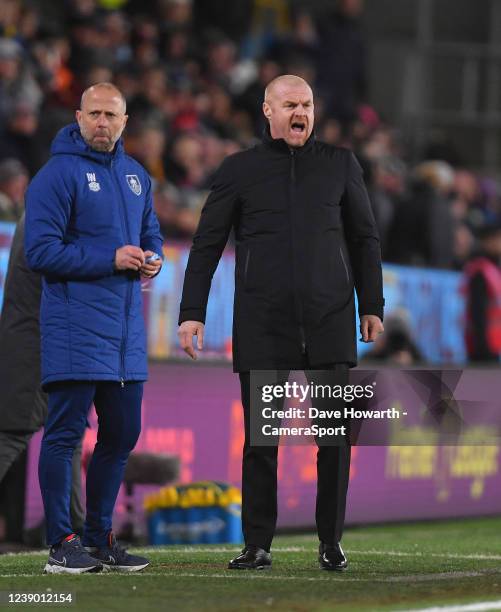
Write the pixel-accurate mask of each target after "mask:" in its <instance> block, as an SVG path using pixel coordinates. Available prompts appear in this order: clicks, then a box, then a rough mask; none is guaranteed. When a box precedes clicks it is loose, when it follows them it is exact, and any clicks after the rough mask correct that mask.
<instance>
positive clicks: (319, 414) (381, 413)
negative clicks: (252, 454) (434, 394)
mask: <svg viewBox="0 0 501 612" xmlns="http://www.w3.org/2000/svg"><path fill="white" fill-rule="evenodd" d="M403 414H404V415H405V414H406V413H403ZM262 415H263V418H264V419H375V420H376V419H399V418H400V416H401V413H400V410H397V409H396V408H387V409H386V410H355V408H350V407H349V406H345V408H344V410H319V409H318V408H313V407H311V408H309V409H308V410H305V409H303V408H287V409H286V410H274V409H273V408H268V407H267V408H263V410H262Z"/></svg>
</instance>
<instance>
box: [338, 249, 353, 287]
mask: <svg viewBox="0 0 501 612" xmlns="http://www.w3.org/2000/svg"><path fill="white" fill-rule="evenodd" d="M339 253H340V255H341V261H342V262H343V266H344V271H345V272H346V280H347V281H348V284H350V273H349V272H348V266H347V265H346V260H345V258H344V255H343V249H342V248H341V247H339Z"/></svg>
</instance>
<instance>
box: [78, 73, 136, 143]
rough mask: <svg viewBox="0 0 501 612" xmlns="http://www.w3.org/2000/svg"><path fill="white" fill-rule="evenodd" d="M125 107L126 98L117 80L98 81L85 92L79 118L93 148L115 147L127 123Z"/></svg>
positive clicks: (85, 138) (79, 123)
mask: <svg viewBox="0 0 501 612" xmlns="http://www.w3.org/2000/svg"><path fill="white" fill-rule="evenodd" d="M125 108H126V106H125V98H124V96H123V94H122V92H121V91H120V90H119V89H118V88H117V87H116V86H115V85H113V83H96V84H95V85H92V86H91V87H89V88H88V89H86V90H85V91H84V92H83V94H82V100H81V104H80V109H79V110H77V112H76V118H77V121H78V125H79V126H80V133H81V134H82V138H83V139H84V140H85V142H86V143H87V144H88V145H89V146H90V147H91V148H92V149H94V150H95V151H112V150H113V148H114V146H115V143H116V142H117V140H118V139H119V138H120V136H121V135H122V132H123V130H124V128H125V124H126V123H127V115H126V114H125Z"/></svg>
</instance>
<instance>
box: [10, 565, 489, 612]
mask: <svg viewBox="0 0 501 612" xmlns="http://www.w3.org/2000/svg"><path fill="white" fill-rule="evenodd" d="M272 571H273V570H267V571H258V572H250V571H249V572H246V571H232V570H228V571H227V573H225V574H197V573H196V572H151V571H146V572H134V573H119V572H101V573H98V574H91V573H89V574H88V575H89V576H95V577H96V578H98V579H99V578H102V577H104V578H105V579H106V577H108V576H115V577H117V576H120V577H123V578H126V579H128V580H132V579H133V578H135V577H137V578H144V577H148V576H150V577H166V576H170V577H173V578H218V579H219V578H223V579H229V580H237V579H242V580H294V581H298V580H304V581H306V582H333V581H335V582H382V583H395V582H430V581H431V582H433V581H436V580H451V579H457V578H477V577H478V576H483V575H486V574H492V573H493V572H492V570H486V571H485V572H481V571H479V572H449V573H447V572H442V573H440V574H410V575H407V576H386V577H380V578H378V577H374V578H358V577H354V576H353V577H352V576H349V575H348V576H347V575H346V574H345V573H343V575H340V574H338V573H337V572H336V573H332V574H330V575H329V576H328V577H320V576H318V577H317V576H301V575H295V576H274V575H273V574H271V572H272ZM40 575H41V576H44V574H40ZM52 575H53V574H51V576H52ZM86 575H87V574H81V576H84V580H85V579H86V578H85V576H86ZM33 577H34V574H0V578H31V579H33ZM48 578H49V576H48V575H47V579H48ZM494 609H497V608H494Z"/></svg>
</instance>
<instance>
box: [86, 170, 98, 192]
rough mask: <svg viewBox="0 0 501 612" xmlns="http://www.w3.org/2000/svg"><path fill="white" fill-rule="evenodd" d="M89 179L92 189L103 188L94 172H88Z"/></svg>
mask: <svg viewBox="0 0 501 612" xmlns="http://www.w3.org/2000/svg"><path fill="white" fill-rule="evenodd" d="M87 181H88V184H89V189H90V190H91V191H99V190H100V189H101V185H100V184H99V183H98V182H97V181H96V175H95V174H94V172H87Z"/></svg>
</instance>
